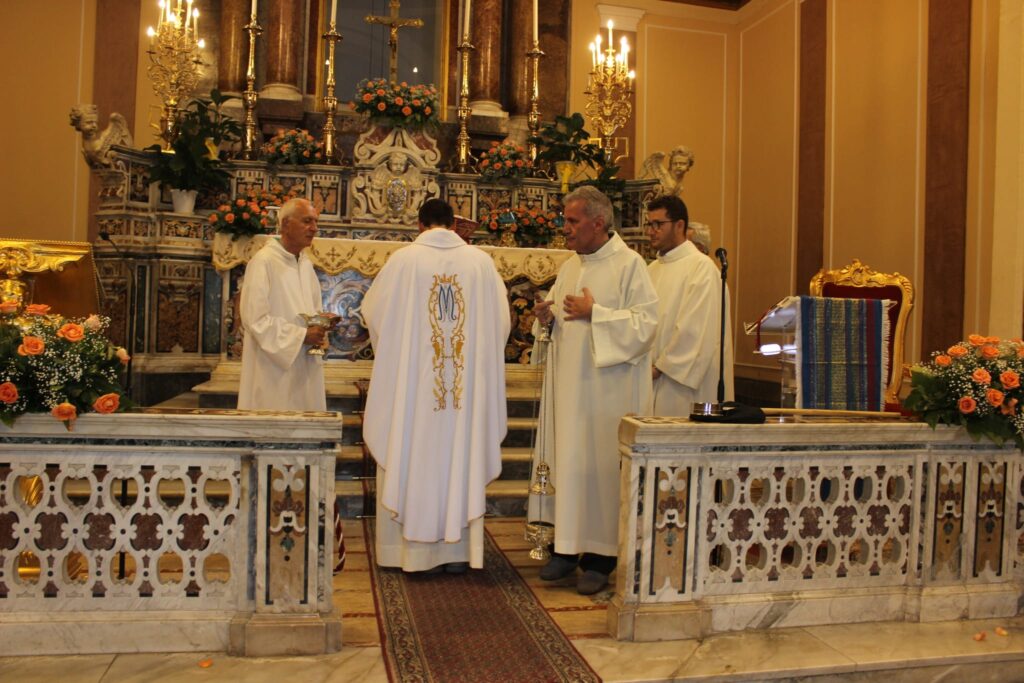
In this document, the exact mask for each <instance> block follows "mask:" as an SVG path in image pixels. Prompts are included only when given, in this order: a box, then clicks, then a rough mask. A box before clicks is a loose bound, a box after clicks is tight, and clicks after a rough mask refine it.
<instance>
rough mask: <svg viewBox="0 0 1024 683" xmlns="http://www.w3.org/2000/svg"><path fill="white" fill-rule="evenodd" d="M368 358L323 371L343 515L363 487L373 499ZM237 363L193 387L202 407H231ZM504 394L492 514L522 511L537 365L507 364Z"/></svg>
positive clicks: (358, 504)
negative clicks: (365, 434) (337, 428)
mask: <svg viewBox="0 0 1024 683" xmlns="http://www.w3.org/2000/svg"><path fill="white" fill-rule="evenodd" d="M371 368H372V365H371V363H370V362H369V361H355V362H351V363H331V364H329V365H328V366H327V369H326V371H325V380H326V385H327V409H328V410H334V411H338V412H340V413H341V414H342V422H343V427H342V435H341V449H340V451H339V453H338V458H337V464H336V467H335V483H334V491H335V495H336V498H337V502H338V509H339V511H340V512H341V515H342V517H343V518H355V517H358V516H360V515H362V514H363V513H364V491H365V492H366V498H368V502H369V506H370V510H372V506H373V505H372V504H373V489H372V484H373V480H372V466H371V467H370V469H369V474H370V479H369V481H366V480H365V479H364V477H366V475H367V474H368V472H367V471H364V458H363V448H362V414H361V410H362V405H361V404H362V401H361V398H360V395H359V389H358V385H357V383H359V382H365V381H369V378H370V370H371ZM240 370H241V364H240V363H238V362H233V361H225V362H221V363H220V364H219V365H218V366H217V369H216V370H215V371H214V372H213V375H212V376H211V378H210V381H208V382H205V383H203V384H200V385H199V386H197V387H195V388H194V389H193V391H194V392H195V393H196V394H197V395H198V403H199V406H200V407H202V408H234V407H235V404H236V402H237V394H238V374H239V371H240ZM505 375H506V387H507V395H508V415H509V418H508V435H507V436H506V438H505V441H504V442H503V443H502V448H501V453H502V457H501V460H502V471H501V476H500V477H499V478H498V479H497V480H495V481H493V482H491V484H490V485H489V486H488V487H487V513H488V515H495V516H503V517H504V516H511V517H522V516H525V515H526V501H527V489H528V487H529V484H530V476H531V464H530V461H531V452H532V448H531V445H532V443H533V434H534V432H535V430H536V426H537V419H536V417H535V416H536V412H537V402H538V397H539V396H540V379H541V375H540V370H539V369H538V368H536V367H530V366H523V365H507V366H506V369H505Z"/></svg>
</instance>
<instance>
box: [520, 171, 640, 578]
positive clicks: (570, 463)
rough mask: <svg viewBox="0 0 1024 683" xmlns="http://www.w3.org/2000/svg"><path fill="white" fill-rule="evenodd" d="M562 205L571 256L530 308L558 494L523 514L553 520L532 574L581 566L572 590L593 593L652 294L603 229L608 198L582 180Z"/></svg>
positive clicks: (609, 563) (611, 531)
mask: <svg viewBox="0 0 1024 683" xmlns="http://www.w3.org/2000/svg"><path fill="white" fill-rule="evenodd" d="M563 206H564V210H563V214H564V216H565V225H564V227H563V232H564V234H565V240H566V244H567V245H568V247H569V248H570V249H572V250H573V251H575V252H576V254H575V255H574V256H572V257H571V258H569V260H567V261H566V262H565V263H563V264H562V267H561V269H560V270H559V271H558V277H557V279H556V280H555V284H554V287H553V288H552V289H551V292H550V293H549V294H548V296H547V298H546V300H544V301H539V302H537V304H536V306H535V307H534V312H535V314H536V316H537V325H536V326H535V334H536V333H539V332H540V330H541V327H543V326H550V327H551V339H552V343H551V349H550V352H549V356H548V359H547V361H548V363H547V367H546V369H545V373H544V388H543V394H542V398H541V418H540V420H541V421H540V424H539V425H538V430H539V434H540V439H539V446H538V450H539V451H540V452H543V453H544V454H545V460H546V462H547V463H548V465H549V466H550V467H551V470H552V482H553V484H554V487H555V490H556V492H557V493H556V495H555V496H554V505H553V509H552V507H551V502H552V501H551V499H550V498H543V499H542V502H540V501H537V499H536V497H534V498H532V499H531V500H530V507H531V511H530V513H531V514H530V518H531V519H545V520H551V519H552V516H551V515H552V513H553V516H554V524H555V547H554V550H555V554H554V556H553V557H552V559H551V561H550V562H549V563H548V564H547V565H545V566H544V567H543V569H541V572H540V578H541V579H543V580H545V581H556V580H559V579H562V578H565V577H567V576H569V575H571V574H573V573H574V572H575V571H576V567H577V566H579V567H580V568H581V569H583V574H582V575H581V576H580V577H579V579H578V581H577V583H576V590H577V591H578V592H579V593H581V594H583V595H592V594H594V593H597V592H598V591H600V590H601V589H602V588H604V587H605V586H606V585H607V584H608V575H609V574H610V573H611V572H612V570H613V569H614V568H615V564H616V557H617V555H618V523H619V504H618V503H619V439H618V428H619V420H620V419H621V418H622V416H623V415H625V414H627V413H648V412H649V411H650V408H651V372H650V363H651V359H650V355H649V352H650V349H651V344H652V343H653V341H654V336H655V331H656V329H657V310H658V298H657V295H656V294H655V291H654V285H653V284H651V278H650V276H648V274H647V266H646V265H645V264H644V260H643V259H642V258H641V257H640V255H639V254H637V253H636V252H635V251H633V250H631V249H630V248H629V247H628V246H626V243H625V242H623V241H622V238H621V237H619V236H618V235H617V234H616V233H615V232H612V231H611V228H612V227H613V221H614V214H613V212H612V204H611V201H609V199H608V197H606V196H605V195H604V194H602V193H601V192H600V191H598V190H597V189H596V188H594V187H591V186H583V187H580V188H579V189H577V190H575V191H573V192H570V193H569V194H567V195H566V196H565V199H564V200H563ZM541 505H544V506H545V507H546V508H547V509H546V510H543V511H542V510H541V509H540V506H541Z"/></svg>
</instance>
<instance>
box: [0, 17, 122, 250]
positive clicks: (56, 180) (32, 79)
mask: <svg viewBox="0 0 1024 683" xmlns="http://www.w3.org/2000/svg"><path fill="white" fill-rule="evenodd" d="M95 16H96V0H49V1H48V2H38V1H37V0H13V1H10V2H5V3H4V20H3V22H0V63H2V64H5V65H6V66H5V67H4V68H3V69H2V70H0V92H3V93H5V94H6V96H7V102H8V105H7V106H5V107H4V112H3V114H2V115H0V128H2V130H3V131H4V134H5V136H6V140H5V141H4V151H3V161H2V162H0V187H3V188H4V190H5V192H4V194H5V196H6V198H7V201H6V205H7V206H6V207H5V209H4V211H3V213H2V214H0V237H26V238H33V239H52V240H85V239H86V237H87V226H88V205H89V194H88V187H89V169H88V167H87V166H86V164H85V161H84V160H83V158H82V155H81V151H80V143H79V137H78V133H77V131H75V130H74V129H73V128H71V126H70V125H69V123H68V114H69V112H70V110H71V107H73V106H74V105H75V104H78V103H81V102H91V101H92V72H93V35H94V33H95ZM103 124H104V125H105V122H103Z"/></svg>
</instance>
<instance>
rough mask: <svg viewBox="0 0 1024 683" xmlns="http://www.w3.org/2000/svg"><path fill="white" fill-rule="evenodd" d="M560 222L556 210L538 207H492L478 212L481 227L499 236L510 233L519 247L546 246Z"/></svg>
mask: <svg viewBox="0 0 1024 683" xmlns="http://www.w3.org/2000/svg"><path fill="white" fill-rule="evenodd" d="M560 222H561V217H560V216H559V215H558V214H557V213H556V212H554V211H544V210H540V209H522V208H514V209H493V210H485V211H483V212H482V213H481V214H480V225H481V227H483V228H485V229H486V230H487V231H488V232H491V233H494V234H496V235H498V236H499V237H501V236H502V235H504V234H505V233H512V235H513V238H514V240H515V242H516V244H517V245H519V246H520V247H543V246H546V245H547V244H548V243H549V242H550V241H551V238H552V237H553V236H554V233H555V231H556V229H557V228H558V227H559V223H560Z"/></svg>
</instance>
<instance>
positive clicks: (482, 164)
mask: <svg viewBox="0 0 1024 683" xmlns="http://www.w3.org/2000/svg"><path fill="white" fill-rule="evenodd" d="M476 168H477V170H478V171H479V172H480V177H481V179H483V180H484V181H485V182H495V181H499V180H505V179H512V180H515V179H517V178H522V177H523V176H525V175H526V174H528V173H529V172H530V171H531V170H532V169H533V162H532V161H530V159H529V158H528V157H527V156H526V148H524V147H523V146H522V145H517V144H515V143H513V142H497V141H495V142H492V143H491V148H490V149H488V150H487V151H484V152H481V153H480V161H478V162H477V165H476Z"/></svg>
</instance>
